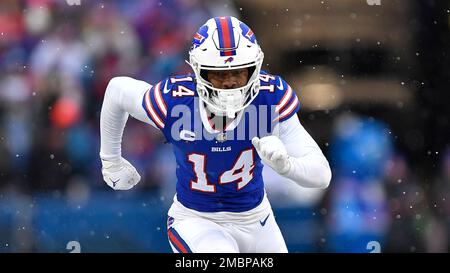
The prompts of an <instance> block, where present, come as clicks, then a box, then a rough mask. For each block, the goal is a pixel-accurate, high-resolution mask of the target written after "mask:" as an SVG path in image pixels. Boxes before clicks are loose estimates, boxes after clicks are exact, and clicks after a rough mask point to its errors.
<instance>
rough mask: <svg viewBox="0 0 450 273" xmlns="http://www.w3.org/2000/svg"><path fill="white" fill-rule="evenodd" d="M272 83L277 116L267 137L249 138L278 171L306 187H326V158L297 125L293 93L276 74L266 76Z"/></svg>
mask: <svg viewBox="0 0 450 273" xmlns="http://www.w3.org/2000/svg"><path fill="white" fill-rule="evenodd" d="M267 78H268V79H270V81H268V82H269V83H270V86H273V87H272V88H273V93H272V94H273V95H274V96H272V97H271V98H274V105H275V111H276V114H277V116H276V117H275V118H274V120H273V122H276V125H275V127H274V131H273V132H274V133H273V134H272V135H271V136H267V137H263V138H261V139H259V138H255V139H253V140H252V142H253V145H254V146H255V147H256V150H257V152H258V154H259V156H260V157H261V160H262V161H263V162H264V163H265V164H266V165H269V166H270V167H271V168H272V169H274V170H275V171H276V172H278V173H279V174H281V175H283V176H285V177H287V178H289V179H291V180H293V181H295V182H297V184H299V185H301V186H304V187H308V188H326V187H328V185H329V183H330V180H331V170H330V166H329V164H328V161H327V159H326V158H325V156H324V155H323V153H322V151H321V150H320V148H319V146H318V145H317V143H316V142H315V141H314V139H313V138H312V137H311V136H310V135H309V134H308V132H307V131H306V130H305V128H303V126H302V125H301V124H300V121H299V119H298V117H297V114H296V113H297V112H298V110H299V108H300V103H299V99H298V97H297V95H296V92H295V91H294V90H293V89H292V88H291V87H290V86H289V84H287V83H286V82H285V81H284V80H283V79H282V78H281V77H279V76H272V77H271V76H270V75H269V76H267Z"/></svg>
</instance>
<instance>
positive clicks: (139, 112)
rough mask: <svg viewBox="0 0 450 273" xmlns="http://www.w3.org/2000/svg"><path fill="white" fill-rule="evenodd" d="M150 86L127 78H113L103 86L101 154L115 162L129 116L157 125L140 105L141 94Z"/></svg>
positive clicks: (119, 152)
mask: <svg viewBox="0 0 450 273" xmlns="http://www.w3.org/2000/svg"><path fill="white" fill-rule="evenodd" d="M151 87H152V86H151V85H150V84H148V83H146V82H144V81H139V80H135V79H133V78H130V77H115V78H112V79H111V80H110V81H109V83H108V86H107V87H106V91H105V97H104V99H103V105H102V111H101V114H100V157H101V158H102V159H106V160H109V161H118V160H120V157H121V155H122V154H121V151H122V149H121V144H122V135H123V130H124V128H125V124H126V122H127V119H128V115H131V116H132V117H134V118H136V119H138V120H140V121H142V122H145V123H148V124H150V125H152V126H153V127H155V128H158V127H157V126H156V125H155V124H154V123H153V122H152V121H151V120H150V119H149V118H148V116H147V114H146V112H145V110H144V108H143V107H142V99H143V97H144V93H145V92H146V91H147V90H149V89H150V88H151Z"/></svg>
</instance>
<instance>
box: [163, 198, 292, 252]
mask: <svg viewBox="0 0 450 273" xmlns="http://www.w3.org/2000/svg"><path fill="white" fill-rule="evenodd" d="M167 234H168V239H169V243H170V246H171V247H172V250H173V252H175V253H189V252H194V253H287V248H286V243H285V242H284V239H283V235H282V234H281V231H280V228H279V227H278V224H277V223H276V221H275V218H274V215H273V212H272V208H271V206H270V203H269V200H268V199H267V196H266V195H265V196H264V199H263V201H262V202H261V204H259V205H258V206H257V207H256V208H254V209H252V210H249V211H245V212H239V213H237V212H198V211H195V210H192V209H189V208H186V207H185V206H183V205H182V204H181V203H180V202H178V200H177V199H176V196H175V197H174V202H173V204H172V206H171V207H170V209H169V212H168V220H167Z"/></svg>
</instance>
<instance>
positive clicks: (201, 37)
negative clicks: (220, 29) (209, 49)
mask: <svg viewBox="0 0 450 273" xmlns="http://www.w3.org/2000/svg"><path fill="white" fill-rule="evenodd" d="M207 37H208V26H207V25H203V26H201V27H200V28H199V29H198V32H196V33H195V34H194V37H193V39H192V47H191V48H192V49H195V48H197V47H199V46H200V45H201V44H203V42H204V41H205V39H206V38H207Z"/></svg>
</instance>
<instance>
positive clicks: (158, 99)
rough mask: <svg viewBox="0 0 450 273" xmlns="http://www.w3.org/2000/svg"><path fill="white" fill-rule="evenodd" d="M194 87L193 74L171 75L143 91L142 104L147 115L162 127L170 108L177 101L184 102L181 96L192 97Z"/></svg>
mask: <svg viewBox="0 0 450 273" xmlns="http://www.w3.org/2000/svg"><path fill="white" fill-rule="evenodd" d="M195 87H196V86H195V77H194V75H180V76H171V77H169V78H166V79H164V80H162V81H160V82H158V83H157V84H155V85H153V86H152V87H151V88H150V89H149V90H148V91H147V92H145V94H144V98H143V101H142V106H143V107H144V109H145V111H146V113H147V116H148V117H149V118H150V119H151V120H152V121H153V122H154V123H155V124H156V125H157V126H158V127H159V128H160V129H163V128H164V126H165V124H166V121H167V116H168V113H170V109H172V107H173V106H174V105H176V104H177V103H185V101H183V100H182V99H183V98H184V99H186V98H192V97H194V96H195V94H196V92H195Z"/></svg>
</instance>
